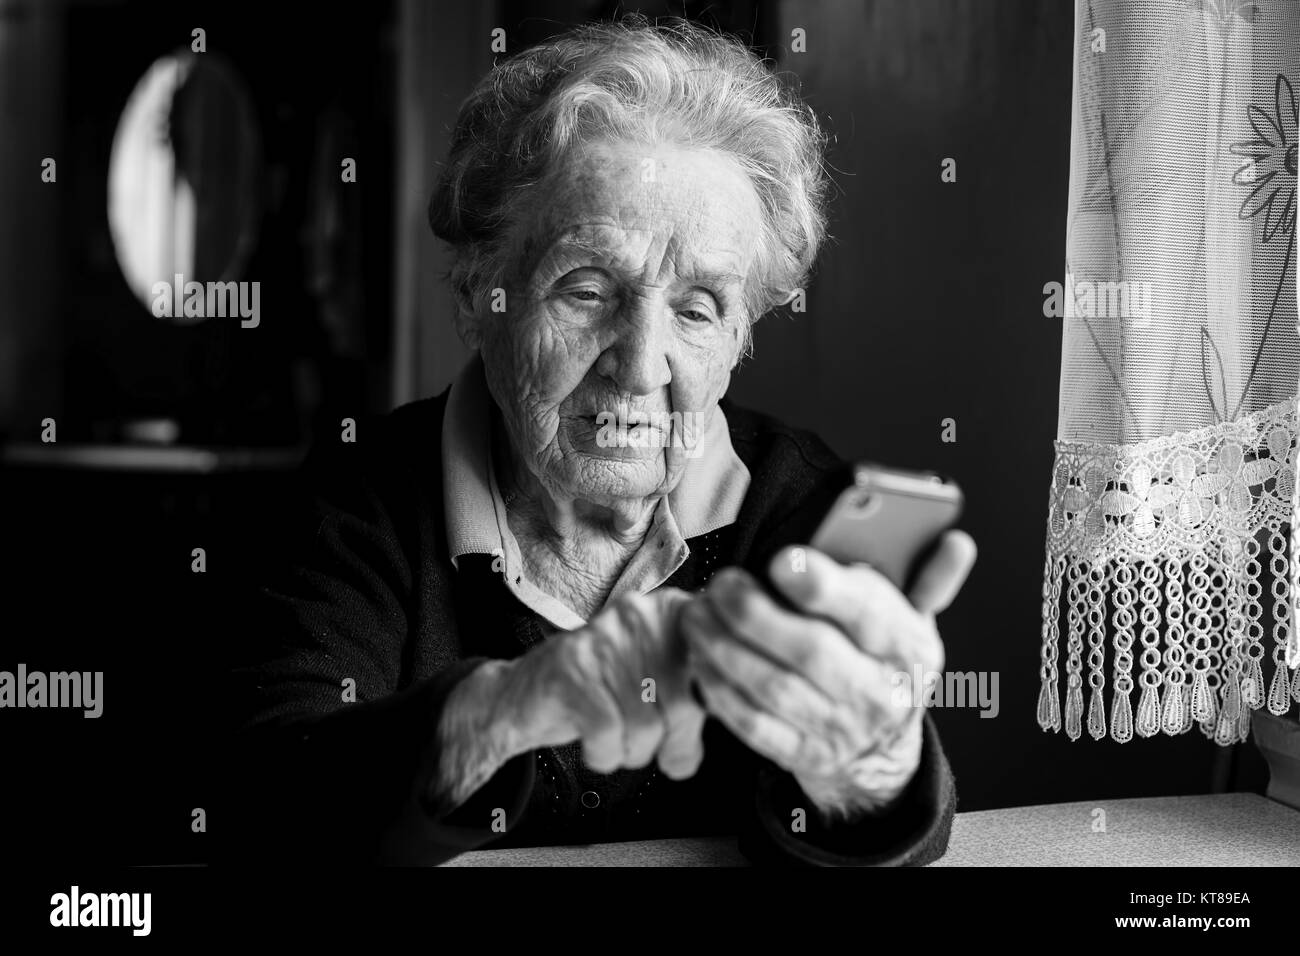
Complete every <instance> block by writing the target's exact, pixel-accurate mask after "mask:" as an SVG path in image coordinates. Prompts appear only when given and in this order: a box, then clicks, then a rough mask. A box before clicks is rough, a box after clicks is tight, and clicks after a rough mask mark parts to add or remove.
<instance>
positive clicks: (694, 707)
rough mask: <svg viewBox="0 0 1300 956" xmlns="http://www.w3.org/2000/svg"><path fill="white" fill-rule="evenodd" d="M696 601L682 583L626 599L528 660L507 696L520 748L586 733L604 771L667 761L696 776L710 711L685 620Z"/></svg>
mask: <svg viewBox="0 0 1300 956" xmlns="http://www.w3.org/2000/svg"><path fill="white" fill-rule="evenodd" d="M690 600H691V596H690V595H689V594H687V593H686V592H685V591H681V590H678V589H676V588H660V589H659V590H657V591H654V592H653V593H651V594H646V595H628V596H625V597H622V598H619V599H617V600H616V601H615V602H614V603H612V604H611V605H609V606H608V607H606V608H604V609H603V610H601V611H600V613H598V614H596V615H595V616H594V617H593V618H592V619H591V620H590V621H589V622H588V623H587V624H586V626H584V627H582V628H579V629H577V630H575V631H570V632H568V633H565V634H561V635H555V636H554V637H551V638H549V639H548V640H547V641H546V642H545V643H543V644H541V645H539V646H538V647H536V648H534V649H533V650H531V651H530V652H529V653H527V654H525V655H524V656H523V657H522V658H519V659H518V660H517V661H516V662H515V664H517V665H518V666H517V667H515V668H513V670H512V672H511V674H510V676H509V678H508V685H507V687H506V690H505V693H504V694H503V699H506V700H509V701H510V702H511V705H510V706H511V711H512V715H513V716H512V719H511V721H510V723H511V725H512V726H513V727H514V728H516V733H517V734H519V735H522V736H523V738H524V740H523V742H522V743H516V744H515V745H514V746H512V747H511V748H510V749H511V751H512V752H521V751H523V750H529V749H535V748H538V747H548V746H559V745H561V744H566V743H570V742H572V741H575V740H579V741H581V742H582V753H583V760H584V761H585V762H586V764H587V766H589V767H590V768H591V769H593V770H595V771H597V772H598V773H613V772H614V771H615V770H618V769H620V768H636V767H644V766H646V765H647V764H649V763H650V761H651V760H656V759H657V761H658V765H659V769H660V770H662V771H663V773H664V774H665V775H666V776H668V777H671V778H673V779H678V780H680V779H684V778H687V777H690V776H692V775H694V773H695V771H696V770H698V769H699V766H700V763H701V761H702V760H703V759H704V747H703V743H702V735H703V728H704V722H705V719H706V718H707V716H708V715H707V714H706V713H705V712H704V711H703V710H702V709H701V708H700V706H699V705H698V704H697V703H696V702H695V700H694V698H693V697H692V696H691V692H690V685H689V680H688V678H689V674H688V671H687V662H686V647H685V643H684V641H683V640H682V639H681V636H680V633H679V631H678V627H677V616H678V613H679V612H680V610H681V608H682V607H683V606H684V605H686V604H687V603H689V602H690ZM647 680H650V681H653V684H648V683H647Z"/></svg>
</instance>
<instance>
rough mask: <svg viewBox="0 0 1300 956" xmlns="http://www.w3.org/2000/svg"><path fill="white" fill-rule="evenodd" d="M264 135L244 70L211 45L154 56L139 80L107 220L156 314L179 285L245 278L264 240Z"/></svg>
mask: <svg viewBox="0 0 1300 956" xmlns="http://www.w3.org/2000/svg"><path fill="white" fill-rule="evenodd" d="M261 162H262V154H261V143H260V140H259V138H258V133H257V124H256V118H255V115H254V112H253V107H252V105H251V102H250V100H249V97H248V95H247V93H246V91H245V88H244V86H243V84H242V82H241V81H240V78H239V76H238V74H237V73H235V71H234V70H233V69H232V68H231V67H229V66H227V65H226V64H225V63H224V62H223V61H222V60H221V59H220V58H218V57H216V56H214V55H213V54H211V53H199V54H195V53H190V52H189V51H183V52H178V53H175V54H173V55H170V56H165V57H162V58H161V59H159V60H156V61H155V62H154V63H153V65H152V66H150V67H149V70H148V71H147V72H146V73H145V75H144V76H143V77H142V78H141V80H140V82H139V83H137V84H136V86H135V89H134V90H133V91H132V93H131V96H130V99H128V101H127V104H126V108H125V109H124V110H123V111H122V117H121V119H120V120H119V121H118V125H117V132H116V133H115V135H114V136H113V152H112V156H111V157H110V160H109V168H108V224H109V230H110V232H111V234H112V237H113V247H114V249H115V251H116V253H117V262H118V265H119V266H120V268H121V269H122V274H123V276H124V277H125V278H126V282H127V285H129V286H130V288H131V291H132V292H133V293H135V295H136V297H137V298H138V299H139V300H140V301H141V302H143V303H144V304H145V305H146V306H149V307H150V311H151V312H152V313H153V314H154V315H166V316H169V317H171V318H173V319H174V320H177V321H194V320H195V317H194V316H192V315H191V316H189V317H187V316H186V315H184V314H183V311H184V310H176V309H172V308H167V309H166V310H163V309H162V308H159V307H158V306H159V302H158V300H159V298H160V296H161V295H162V294H163V292H164V289H163V286H162V285H160V283H165V284H166V289H165V292H166V294H167V295H168V296H170V295H172V289H173V288H174V287H175V286H176V284H177V283H180V284H181V288H180V289H177V290H176V292H175V295H176V297H177V299H179V297H180V295H181V289H183V286H184V283H188V282H199V283H208V282H229V281H235V280H238V279H239V278H240V277H241V276H242V274H243V270H244V266H245V265H246V264H247V261H248V256H249V255H250V253H251V252H252V250H253V247H254V245H255V244H256V241H257V229H258V223H259V218H260V216H261V203H260V199H259V197H260V182H261Z"/></svg>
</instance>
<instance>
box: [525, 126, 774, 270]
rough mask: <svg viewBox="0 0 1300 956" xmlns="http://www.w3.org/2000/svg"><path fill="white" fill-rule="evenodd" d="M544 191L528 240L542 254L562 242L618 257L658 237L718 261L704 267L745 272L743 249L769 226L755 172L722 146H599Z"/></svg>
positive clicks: (570, 165) (565, 246) (675, 247)
mask: <svg viewBox="0 0 1300 956" xmlns="http://www.w3.org/2000/svg"><path fill="white" fill-rule="evenodd" d="M538 193H539V195H538V200H537V205H536V206H535V209H534V211H535V215H534V216H533V217H530V218H531V222H530V223H529V226H530V228H529V229H528V232H529V235H528V237H527V239H528V244H529V246H531V247H532V248H533V249H536V250H538V252H539V253H540V254H542V255H546V254H547V253H548V252H550V251H552V250H555V249H560V250H569V251H573V252H586V253H589V254H590V255H592V256H596V257H600V256H605V257H615V256H617V255H620V254H626V253H627V252H629V251H630V247H635V246H639V245H654V244H656V242H657V243H659V244H667V245H668V246H670V247H671V248H670V249H669V250H666V251H674V250H675V251H676V252H677V253H679V254H682V253H690V255H691V257H692V258H705V259H711V260H718V261H713V262H710V263H704V264H702V267H705V268H709V269H712V270H714V271H718V272H725V271H727V270H737V271H741V272H743V271H744V269H743V265H744V264H743V263H741V262H738V261H735V260H736V257H737V254H741V255H740V257H741V258H743V250H744V249H746V248H750V247H752V245H753V243H752V238H753V237H754V236H755V235H756V232H757V230H758V229H759V228H760V226H761V222H760V220H759V217H760V215H761V212H760V208H759V203H758V198H757V196H756V195H755V193H754V190H753V187H752V186H751V185H750V183H749V179H748V177H747V176H746V175H745V173H744V171H743V170H742V169H741V168H740V166H739V165H738V164H737V163H735V162H734V161H733V160H731V159H730V158H729V157H727V156H725V155H724V154H721V153H717V152H714V151H706V150H683V149H679V148H676V147H646V146H641V147H637V146H632V145H622V146H620V147H617V148H612V147H602V148H597V149H591V150H587V151H584V152H583V153H581V154H579V155H577V156H575V157H574V161H573V162H570V163H564V164H563V165H562V167H561V168H560V169H558V170H557V172H556V174H555V175H554V176H553V177H550V178H549V179H548V181H547V182H546V183H545V184H544V185H543V186H542V187H541V188H540V189H539V190H538ZM746 237H748V239H749V241H747V239H746Z"/></svg>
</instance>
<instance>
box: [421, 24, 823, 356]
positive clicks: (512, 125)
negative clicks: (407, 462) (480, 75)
mask: <svg viewBox="0 0 1300 956" xmlns="http://www.w3.org/2000/svg"><path fill="white" fill-rule="evenodd" d="M602 139H622V140H626V141H631V142H643V143H663V142H667V143H672V144H675V145H686V146H690V147H698V148H711V149H716V150H719V151H721V152H725V153H727V154H729V155H730V156H731V157H733V158H734V159H735V160H736V161H737V162H738V163H739V164H740V166H741V167H742V168H743V169H744V171H745V173H746V174H747V175H748V177H749V180H750V183H751V184H752V186H753V188H754V190H755V192H756V193H757V195H758V198H759V201H760V204H761V208H762V211H763V222H764V227H763V229H762V234H761V235H760V236H759V238H758V240H757V241H758V242H759V244H760V249H759V255H758V257H757V266H756V272H757V275H756V276H755V277H752V278H751V281H750V282H749V283H748V289H747V291H746V311H747V312H748V315H749V320H750V322H749V324H751V325H752V323H753V321H755V320H757V319H758V318H759V317H760V316H761V315H763V314H764V313H766V312H767V311H769V310H770V309H772V308H774V307H775V306H778V305H781V304H783V303H785V302H788V301H789V300H790V298H791V297H792V296H793V294H794V292H795V290H796V289H798V288H801V287H802V286H803V285H804V284H805V282H806V281H807V277H808V273H809V271H810V270H811V268H812V264H813V261H814V260H815V259H816V257H817V250H818V247H819V246H820V245H821V242H822V240H823V238H824V237H825V233H826V209H825V206H826V196H827V192H828V190H829V180H828V178H827V176H826V173H825V169H824V165H823V152H824V149H825V143H826V138H825V136H824V134H823V132H822V130H821V127H820V125H819V124H818V121H817V117H816V115H815V114H814V113H813V111H812V110H811V109H810V108H809V107H808V106H807V105H805V104H804V103H803V101H802V100H801V99H800V98H799V95H798V94H797V93H796V92H795V90H794V89H793V88H792V86H791V85H790V84H789V83H787V82H786V81H785V80H784V79H783V78H782V77H781V76H780V75H777V74H774V73H772V72H771V71H769V70H768V68H767V67H766V65H765V64H764V63H763V61H762V60H760V59H759V58H758V57H757V56H756V55H755V54H754V53H752V52H751V51H750V50H749V49H748V48H746V47H745V46H744V45H743V44H742V43H741V42H740V41H739V40H736V39H733V38H731V37H727V36H722V35H719V34H717V33H713V32H711V31H709V30H707V29H704V28H702V27H699V26H696V25H693V24H691V23H688V22H686V21H682V20H673V21H669V22H663V23H658V24H653V25H652V24H651V23H650V22H649V21H647V20H646V19H645V18H643V17H638V16H632V17H628V18H625V19H623V20H621V21H619V22H616V23H596V24H588V25H585V26H581V27H578V28H575V29H573V30H571V31H569V32H567V33H565V34H563V35H561V36H558V37H555V38H554V39H551V40H548V41H546V42H545V43H542V44H540V45H538V46H534V47H531V48H529V49H527V50H525V51H523V52H521V53H519V54H517V55H515V56H513V57H511V58H510V59H508V60H505V61H503V62H501V63H499V64H497V65H496V66H495V67H494V68H493V70H492V72H491V73H489V74H488V75H487V76H486V77H485V78H484V79H483V81H482V82H480V83H479V85H478V87H477V88H476V89H475V90H474V92H473V93H471V94H470V96H469V98H468V99H466V101H465V102H464V104H462V106H461V108H460V114H459V116H458V117H457V120H456V128H455V131H454V134H453V137H452V145H451V154H450V157H449V160H448V162H447V165H446V166H445V167H444V169H443V171H442V174H441V176H440V177H439V181H438V184H437V187H436V188H435V190H434V193H433V198H432V199H431V200H430V202H429V223H430V225H431V226H432V227H433V232H434V234H435V235H437V236H438V237H439V238H440V239H443V240H445V241H447V242H448V243H450V244H451V246H452V248H453V250H454V253H455V262H454V265H453V267H452V272H451V281H452V284H453V287H454V288H456V289H457V290H459V291H462V292H464V293H466V294H468V295H469V296H470V297H471V299H473V300H474V301H477V300H478V298H479V297H480V296H482V295H484V294H486V293H487V291H488V290H490V289H492V288H496V287H499V286H504V284H505V279H506V275H507V269H508V267H509V263H507V262H505V261H504V253H505V242H506V232H507V227H508V226H509V225H510V221H511V220H510V215H511V213H512V212H515V213H517V211H518V210H519V209H520V208H521V206H522V203H521V202H520V200H521V199H523V198H524V196H525V194H526V193H527V192H528V190H529V188H530V187H532V186H534V185H536V184H537V183H538V182H540V181H541V180H542V179H543V178H544V176H545V175H546V173H547V171H548V170H550V169H552V168H553V167H554V166H555V165H556V164H557V163H559V162H560V161H562V159H563V157H564V156H565V155H566V153H567V151H568V150H570V149H572V148H574V147H575V146H581V145H583V144H586V143H590V142H594V141H596V140H602ZM746 344H748V343H746Z"/></svg>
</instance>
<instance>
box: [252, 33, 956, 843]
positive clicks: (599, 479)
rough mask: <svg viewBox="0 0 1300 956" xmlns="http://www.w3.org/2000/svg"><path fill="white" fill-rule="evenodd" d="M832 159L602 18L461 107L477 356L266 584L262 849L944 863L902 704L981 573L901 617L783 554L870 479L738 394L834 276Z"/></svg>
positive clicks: (703, 42) (924, 573)
mask: <svg viewBox="0 0 1300 956" xmlns="http://www.w3.org/2000/svg"><path fill="white" fill-rule="evenodd" d="M821 146H822V139H821V136H820V134H819V131H818V127H817V124H816V121H815V119H814V117H813V116H812V114H811V113H810V111H809V110H808V109H807V108H805V107H803V106H802V105H801V104H800V103H799V101H798V100H797V99H796V98H795V96H794V95H793V94H792V93H791V92H789V91H788V90H787V89H786V88H785V87H784V86H783V85H782V84H781V83H780V82H779V81H778V79H777V78H776V77H774V76H773V75H772V74H770V73H769V72H768V71H767V70H766V69H765V68H764V66H763V65H762V64H761V63H760V61H759V60H758V59H757V58H755V57H754V56H753V55H752V54H751V53H749V52H748V51H747V50H746V49H745V48H744V47H743V46H741V45H739V44H737V43H735V42H733V41H730V40H727V39H724V38H721V37H718V36H715V35H713V34H710V33H707V32H704V31H702V30H700V29H698V28H695V27H690V26H687V25H682V24H678V25H675V26H672V27H667V28H665V27H652V26H649V25H648V24H646V23H644V22H640V21H629V22H624V23H621V24H617V25H601V26H589V27H584V28H582V29H579V30H576V31H574V32H572V33H569V34H567V35H565V36H562V37H559V38H557V39H555V40H552V41H550V42H548V43H546V44H544V45H542V46H539V47H536V48H533V49H530V50H528V51H527V52H525V53H523V54H520V55H519V56H516V57H515V58H513V59H511V60H508V61H506V62H504V63H502V64H500V65H498V66H497V67H496V68H495V69H494V70H493V72H492V73H491V75H490V76H489V77H488V78H487V79H486V80H484V82H483V83H482V84H480V86H479V88H478V89H477V90H476V91H475V92H474V93H473V94H472V95H471V96H470V98H469V99H468V101H467V102H466V103H465V104H464V106H463V108H462V110H461V113H460V117H459V120H458V123H457V127H456V131H455V138H454V142H453V146H452V151H451V156H450V160H449V162H448V164H447V166H446V168H445V170H444V172H443V175H442V178H441V181H440V183H439V185H438V188H437V191H436V193H435V195H434V197H433V201H432V203H431V206H430V220H431V222H432V225H433V229H434V231H435V233H437V235H438V236H440V237H441V238H443V239H445V240H446V241H447V242H449V243H450V244H451V246H452V248H453V249H454V251H455V267H454V269H453V271H452V275H451V282H452V286H453V289H454V293H455V298H456V303H457V313H456V324H457V328H458V330H459V334H460V336H461V337H462V338H463V340H464V341H465V342H466V343H467V344H468V345H469V346H470V347H471V348H472V349H474V350H475V356H474V358H473V360H472V361H471V362H470V363H469V364H468V366H467V367H466V368H465V370H464V372H463V373H462V374H461V376H460V378H459V379H458V380H457V381H456V382H455V383H454V384H453V385H452V386H451V388H450V389H449V391H447V392H444V393H443V394H442V395H440V396H438V397H437V398H434V399H429V400H426V401H421V402H416V403H413V404H411V405H408V406H405V407H403V408H399V409H398V410H397V411H395V412H393V413H392V414H391V415H389V416H387V417H386V418H385V419H384V420H383V421H382V423H381V424H380V425H378V426H377V427H376V428H374V429H371V430H370V431H369V432H364V431H363V432H362V433H361V434H360V435H359V442H358V445H357V446H356V447H357V451H356V452H349V453H348V454H351V455H352V456H353V457H352V458H348V457H346V455H336V456H335V458H336V459H337V460H333V461H330V462H328V463H327V464H326V465H325V466H324V467H322V468H321V469H320V471H321V478H322V484H321V486H320V488H319V489H318V493H317V495H316V497H315V504H314V508H313V511H312V514H311V516H310V519H309V523H308V524H307V525H306V527H305V528H304V532H305V533H304V536H303V538H302V540H301V542H300V547H299V549H298V551H297V552H296V553H295V554H294V555H293V560H292V563H291V567H290V568H289V570H288V573H287V574H286V575H285V576H284V577H283V579H281V580H279V581H277V582H276V583H275V584H274V585H272V586H269V587H267V588H265V589H264V590H263V591H262V594H261V601H262V606H261V607H260V609H259V611H258V614H257V616H256V617H255V618H254V620H255V622H256V625H257V628H258V631H257V633H258V634H260V635H261V639H262V640H263V641H264V642H265V643H264V646H263V648H262V658H263V659H262V660H261V662H260V663H258V664H257V665H256V666H252V667H248V668H245V669H243V670H242V671H241V672H240V674H241V676H242V677H244V678H245V679H246V689H247V693H246V694H245V695H244V696H243V697H241V699H240V705H241V712H242V714H243V728H244V731H245V733H244V734H243V735H242V737H241V749H240V755H241V757H240V759H241V760H243V761H245V764H244V769H243V771H242V772H241V775H240V776H239V779H238V780H237V788H238V789H240V791H241V792H240V793H239V794H237V800H236V807H237V808H239V809H241V810H242V812H243V813H244V814H245V816H244V818H243V820H242V821H241V822H240V823H239V824H238V825H237V826H232V828H231V831H232V835H234V836H236V837H243V838H244V839H245V840H246V841H249V842H251V843H252V844H253V846H252V847H251V848H250V849H251V851H255V852H259V853H263V854H265V853H286V854H288V853H292V854H308V855H315V856H324V857H329V858H332V859H339V858H340V857H346V856H351V857H358V858H363V859H369V860H384V861H393V862H415V863H437V862H439V861H442V860H445V859H447V858H449V857H451V856H453V855H455V854H457V853H460V852H462V851H465V850H469V849H473V848H476V847H480V846H485V845H489V844H491V845H493V846H505V845H535V844H555V843H588V842H599V841H610V840H635V839H651V838H662V837H671V836H686V835H699V834H724V833H733V834H738V835H739V836H740V839H741V848H742V849H743V850H744V852H745V853H747V854H748V855H749V856H750V857H752V858H754V859H763V860H787V861H800V862H806V863H816V864H830V865H860V864H898V863H924V862H927V861H930V860H933V859H935V858H937V857H938V856H940V855H941V854H942V853H943V852H944V849H945V847H946V844H947V839H948V830H949V826H950V821H951V815H952V812H953V807H954V804H955V795H954V789H953V783H952V778H951V773H950V771H949V769H948V765H947V762H946V761H945V759H944V756H943V753H942V750H941V748H940V745H939V740H938V737H937V735H936V733H935V730H934V727H933V725H932V723H931V722H930V719H929V718H928V717H927V716H925V714H924V711H923V709H922V708H918V707H916V706H913V704H912V700H913V695H912V692H911V690H910V687H906V688H901V689H902V692H901V693H900V679H902V680H906V679H907V678H906V675H908V674H910V673H912V671H913V669H914V667H915V666H916V665H920V667H921V668H922V669H923V670H939V669H941V667H942V661H943V651H942V644H941V642H940V640H939V637H938V634H937V632H936V630H935V626H934V618H933V615H934V614H935V613H936V612H937V611H939V610H941V609H942V608H943V607H944V606H945V605H946V604H947V603H948V602H949V601H950V600H951V598H952V597H953V595H954V594H955V592H956V591H957V589H958V588H959V587H960V586H961V583H962V582H963V580H964V578H965V575H966V572H967V570H968V569H969V566H970V563H971V561H972V560H973V545H971V543H970V540H969V538H966V537H965V536H963V535H958V534H955V533H954V534H952V535H950V536H949V537H948V538H947V539H945V540H944V541H943V542H942V543H941V545H940V547H939V548H938V549H937V551H936V552H935V554H934V555H933V557H932V558H931V560H930V561H929V562H928V563H927V564H926V566H925V567H924V568H922V569H921V570H920V572H919V574H918V575H917V576H916V584H915V585H914V587H913V589H912V590H911V592H910V594H908V595H907V596H905V595H903V594H902V593H900V592H899V591H898V590H897V589H896V588H895V587H894V586H893V585H891V584H890V583H889V582H888V581H887V580H886V579H885V578H884V577H883V576H881V575H879V574H877V573H876V572H874V571H872V570H871V569H870V568H868V567H866V566H861V565H858V566H851V567H846V566H841V565H839V564H837V563H835V562H834V561H832V560H830V559H829V558H827V557H825V556H824V555H821V554H818V553H816V552H814V551H811V550H810V549H809V550H807V551H806V559H805V560H801V561H792V560H791V555H792V549H791V547H790V546H791V545H797V544H798V543H799V542H800V541H804V540H807V535H808V532H809V531H810V530H811V528H812V527H813V526H814V525H815V522H816V520H817V518H818V517H820V515H821V513H822V511H823V510H824V509H825V507H826V506H827V505H828V504H829V502H830V501H831V500H832V499H833V497H834V495H835V494H836V493H837V492H838V491H840V490H841V489H842V488H843V487H844V483H845V481H846V479H847V474H848V470H847V468H846V466H845V465H844V463H843V462H841V461H839V460H838V459H837V458H836V457H835V456H834V455H833V454H832V453H831V452H830V451H828V449H827V448H826V446H825V445H824V444H823V443H822V442H820V441H819V440H818V439H817V438H815V437H813V436H812V435H809V434H807V433H805V432H801V431H796V430H793V429H790V428H786V427H783V426H782V425H780V424H778V423H777V422H775V421H773V420H771V419H770V418H767V417H764V416H761V415H758V414H755V413H752V412H748V411H745V410H743V409H740V408H738V407H735V406H734V405H732V404H730V403H728V402H727V401H726V400H725V399H723V395H724V394H725V392H726V390H727V385H728V382H729V380H730V374H731V370H732V369H733V368H735V367H736V365H737V363H738V362H739V361H740V359H741V358H742V356H743V355H744V354H745V353H746V351H747V346H748V342H749V337H750V330H751V326H752V324H753V323H754V321H755V320H756V319H757V318H758V317H760V316H761V315H763V314H764V313H765V312H766V311H768V310H769V309H771V308H772V307H773V306H775V305H779V304H781V303H783V302H785V301H788V300H789V298H790V297H791V295H792V294H793V292H794V290H795V289H797V288H798V287H800V286H801V284H802V283H803V282H804V280H805V278H806V275H807V272H808V270H809V268H810V266H811V264H812V262H813V259H814V256H815V253H816V251H817V247H818V243H819V241H820V240H821V238H822V236H823V223H824V212H823V201H824V192H825V188H826V181H825V179H824V174H823V172H822V166H821ZM746 569H748V570H746ZM232 810H233V808H232Z"/></svg>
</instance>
